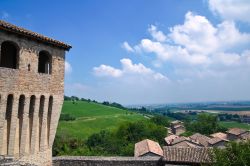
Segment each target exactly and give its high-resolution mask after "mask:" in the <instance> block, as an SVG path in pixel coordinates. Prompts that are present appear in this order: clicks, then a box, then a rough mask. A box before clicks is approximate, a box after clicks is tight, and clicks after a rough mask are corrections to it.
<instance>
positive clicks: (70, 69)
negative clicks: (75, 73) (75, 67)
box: [65, 61, 72, 74]
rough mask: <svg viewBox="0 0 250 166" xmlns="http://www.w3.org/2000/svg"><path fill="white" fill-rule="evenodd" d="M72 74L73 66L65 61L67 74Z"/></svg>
mask: <svg viewBox="0 0 250 166" xmlns="http://www.w3.org/2000/svg"><path fill="white" fill-rule="evenodd" d="M71 72H72V67H71V64H70V63H69V62H68V61H65V73H66V74H69V73H71Z"/></svg>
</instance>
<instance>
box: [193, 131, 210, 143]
mask: <svg viewBox="0 0 250 166" xmlns="http://www.w3.org/2000/svg"><path fill="white" fill-rule="evenodd" d="M189 138H190V139H191V140H193V141H195V142H198V143H200V144H201V145H203V146H208V141H209V140H210V138H209V137H207V136H205V135H202V134H200V133H196V134H194V135H191V136H190V137H189Z"/></svg>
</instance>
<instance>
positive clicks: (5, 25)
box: [0, 20, 71, 50]
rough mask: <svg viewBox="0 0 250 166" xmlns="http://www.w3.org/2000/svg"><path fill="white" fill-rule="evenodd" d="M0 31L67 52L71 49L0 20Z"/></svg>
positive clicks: (56, 41) (63, 44) (66, 45)
mask: <svg viewBox="0 0 250 166" xmlns="http://www.w3.org/2000/svg"><path fill="white" fill-rule="evenodd" d="M0 30H3V31H7V32H12V33H15V34H18V35H22V36H25V37H27V38H31V39H34V40H38V41H41V42H45V43H48V44H51V45H53V46H57V47H60V48H63V49H65V50H69V49H70V48H71V46H70V45H68V44H65V43H63V42H60V41H58V40H54V39H52V38H49V37H47V36H43V35H41V34H39V33H36V32H32V31H29V30H27V29H24V28H21V27H18V26H16V25H13V24H10V23H8V22H5V21H3V20H0Z"/></svg>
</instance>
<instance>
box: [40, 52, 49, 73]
mask: <svg viewBox="0 0 250 166" xmlns="http://www.w3.org/2000/svg"><path fill="white" fill-rule="evenodd" d="M51 61H52V60H51V55H50V54H49V53H48V52H47V51H40V53H39V57H38V73H45V74H51V68H52V66H51Z"/></svg>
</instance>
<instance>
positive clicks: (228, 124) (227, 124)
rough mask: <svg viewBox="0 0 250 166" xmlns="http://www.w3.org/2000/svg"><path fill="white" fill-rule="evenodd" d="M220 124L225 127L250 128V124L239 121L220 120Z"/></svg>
mask: <svg viewBox="0 0 250 166" xmlns="http://www.w3.org/2000/svg"><path fill="white" fill-rule="evenodd" d="M220 124H221V125H222V126H223V127H226V128H233V127H238V128H243V129H247V130H250V124H246V123H239V122H234V121H229V122H220Z"/></svg>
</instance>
